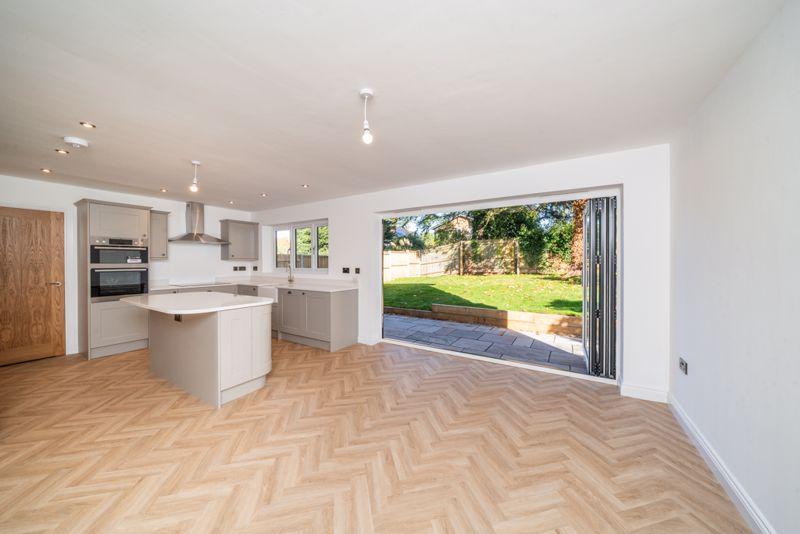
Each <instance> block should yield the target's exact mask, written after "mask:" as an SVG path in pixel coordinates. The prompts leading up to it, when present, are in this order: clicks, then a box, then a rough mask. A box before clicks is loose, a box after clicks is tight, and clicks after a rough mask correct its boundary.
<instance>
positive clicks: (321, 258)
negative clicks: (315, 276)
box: [317, 225, 328, 269]
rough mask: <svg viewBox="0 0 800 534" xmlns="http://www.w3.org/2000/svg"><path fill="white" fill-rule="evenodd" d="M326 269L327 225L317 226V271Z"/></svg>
mask: <svg viewBox="0 0 800 534" xmlns="http://www.w3.org/2000/svg"><path fill="white" fill-rule="evenodd" d="M327 268H328V225H325V226H317V269H327Z"/></svg>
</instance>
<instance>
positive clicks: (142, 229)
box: [89, 204, 150, 240]
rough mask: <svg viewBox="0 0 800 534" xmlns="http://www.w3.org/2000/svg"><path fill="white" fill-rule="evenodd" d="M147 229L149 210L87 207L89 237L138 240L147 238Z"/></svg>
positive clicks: (99, 206)
mask: <svg viewBox="0 0 800 534" xmlns="http://www.w3.org/2000/svg"><path fill="white" fill-rule="evenodd" d="M149 228H150V211H149V210H145V209H141V208H126V207H124V206H107V205H105V204H90V205H89V234H90V235H91V236H98V237H121V238H125V239H137V240H138V239H142V238H147V237H148V234H149V233H150V230H149Z"/></svg>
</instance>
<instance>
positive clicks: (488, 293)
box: [383, 274, 583, 316]
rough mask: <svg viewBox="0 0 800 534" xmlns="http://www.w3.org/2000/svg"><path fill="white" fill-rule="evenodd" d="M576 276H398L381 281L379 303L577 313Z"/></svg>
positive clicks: (579, 290)
mask: <svg viewBox="0 0 800 534" xmlns="http://www.w3.org/2000/svg"><path fill="white" fill-rule="evenodd" d="M582 300H583V288H582V286H581V281H580V277H570V278H560V277H558V276H552V275H544V274H497V275H486V276H476V275H464V276H458V275H445V276H425V277H418V278H398V279H396V280H392V281H391V282H386V283H384V284H383V304H384V306H393V307H395V308H409V309H415V310H430V309H431V304H452V305H456V306H475V307H478V308H492V309H497V310H507V311H525V312H536V313H555V314H560V315H578V316H580V315H581V311H582Z"/></svg>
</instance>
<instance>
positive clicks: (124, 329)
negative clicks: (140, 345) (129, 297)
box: [89, 300, 148, 349]
mask: <svg viewBox="0 0 800 534" xmlns="http://www.w3.org/2000/svg"><path fill="white" fill-rule="evenodd" d="M91 314H92V317H91V320H92V328H91V332H90V333H89V346H90V347H91V348H92V349H96V348H99V347H107V346H110V345H118V344H120V343H128V342H131V341H139V340H145V339H147V338H148V328H147V314H148V312H147V310H144V309H142V308H137V307H136V306H131V305H130V304H126V303H125V302H121V301H118V300H113V301H109V302H93V303H91Z"/></svg>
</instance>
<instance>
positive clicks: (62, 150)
mask: <svg viewBox="0 0 800 534" xmlns="http://www.w3.org/2000/svg"><path fill="white" fill-rule="evenodd" d="M54 152H56V153H58V154H62V155H64V156H66V155H67V154H69V150H65V149H63V148H56V149H54Z"/></svg>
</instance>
